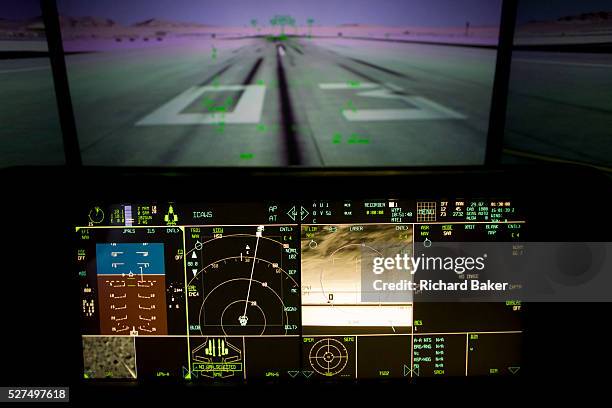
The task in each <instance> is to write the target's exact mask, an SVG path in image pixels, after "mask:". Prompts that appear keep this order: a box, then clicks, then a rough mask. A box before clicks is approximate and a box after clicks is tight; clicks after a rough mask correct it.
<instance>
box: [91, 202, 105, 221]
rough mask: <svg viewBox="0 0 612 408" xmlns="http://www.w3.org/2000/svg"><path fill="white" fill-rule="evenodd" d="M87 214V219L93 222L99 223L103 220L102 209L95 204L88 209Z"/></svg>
mask: <svg viewBox="0 0 612 408" xmlns="http://www.w3.org/2000/svg"><path fill="white" fill-rule="evenodd" d="M88 216H89V221H91V222H93V223H94V224H99V223H101V222H102V221H104V211H102V209H101V208H100V207H97V206H96V207H94V208H92V209H91V210H89V215H88Z"/></svg>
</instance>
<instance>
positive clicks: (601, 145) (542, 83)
mask: <svg viewBox="0 0 612 408" xmlns="http://www.w3.org/2000/svg"><path fill="white" fill-rule="evenodd" d="M611 89H612V55H611V54H573V53H555V52H515V53H514V55H513V63H512V75H511V80H510V93H509V98H508V117H507V121H506V139H505V147H506V148H507V149H509V150H517V151H521V152H529V153H535V154H539V155H542V156H547V157H552V158H561V159H566V160H570V161H575V162H581V163H589V164H596V165H605V166H608V167H610V166H611V165H612V137H611V136H612V134H611V133H610V129H612V92H611V91H610V90H611Z"/></svg>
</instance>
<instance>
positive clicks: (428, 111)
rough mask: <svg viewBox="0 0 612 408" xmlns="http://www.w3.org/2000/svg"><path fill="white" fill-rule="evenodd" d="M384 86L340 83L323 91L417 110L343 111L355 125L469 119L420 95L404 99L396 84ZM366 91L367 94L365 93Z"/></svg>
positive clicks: (326, 84) (400, 89)
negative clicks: (352, 94) (393, 102)
mask: <svg viewBox="0 0 612 408" xmlns="http://www.w3.org/2000/svg"><path fill="white" fill-rule="evenodd" d="M385 86H386V87H383V85H380V84H375V83H371V82H355V83H353V82H337V83H322V84H319V88H320V89H322V90H354V91H359V92H357V94H356V95H357V96H362V97H369V98H380V99H393V100H401V101H404V102H407V103H408V104H410V105H412V106H416V108H402V109H343V110H342V115H343V116H344V118H345V119H346V120H349V121H354V122H366V121H367V122H374V121H393V120H440V119H466V116H465V115H462V114H461V113H458V112H456V111H454V110H452V109H450V108H448V107H446V106H444V105H441V104H439V103H436V102H434V101H432V100H430V99H428V98H425V97H423V96H419V95H402V94H396V93H394V92H392V91H396V92H402V91H403V89H402V88H401V87H399V86H397V85H395V84H392V83H388V84H385ZM364 90H366V91H364Z"/></svg>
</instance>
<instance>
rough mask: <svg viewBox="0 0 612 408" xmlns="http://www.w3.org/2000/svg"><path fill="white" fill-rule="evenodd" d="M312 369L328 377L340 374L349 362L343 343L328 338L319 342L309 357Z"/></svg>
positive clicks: (311, 350) (313, 347)
mask: <svg viewBox="0 0 612 408" xmlns="http://www.w3.org/2000/svg"><path fill="white" fill-rule="evenodd" d="M308 361H309V362H310V365H311V366H312V369H313V370H314V371H316V372H317V373H319V374H321V375H324V376H326V377H332V376H334V375H336V374H339V373H341V372H342V370H344V367H346V363H347V362H348V351H347V350H346V347H344V344H342V342H340V341H338V340H336V339H332V338H327V339H321V340H319V341H317V342H316V343H315V344H314V345H313V346H312V348H311V349H310V353H309V355H308Z"/></svg>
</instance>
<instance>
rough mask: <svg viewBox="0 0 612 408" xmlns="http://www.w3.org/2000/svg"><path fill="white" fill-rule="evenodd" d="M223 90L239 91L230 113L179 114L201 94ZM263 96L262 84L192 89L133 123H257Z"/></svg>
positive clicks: (196, 87)
mask: <svg viewBox="0 0 612 408" xmlns="http://www.w3.org/2000/svg"><path fill="white" fill-rule="evenodd" d="M223 91H243V92H242V95H241V96H240V99H239V100H238V103H237V104H236V107H235V108H234V110H233V111H232V112H212V113H181V112H182V111H183V110H184V109H185V108H187V107H188V106H189V105H190V104H192V103H193V102H194V101H195V100H196V99H198V98H200V97H201V96H202V95H203V94H205V93H213V92H223ZM265 96H266V87H265V85H218V86H217V85H213V86H194V87H191V88H189V89H187V90H186V91H185V92H183V93H181V94H179V95H177V96H176V97H174V98H173V99H172V100H170V101H169V102H167V103H165V104H164V105H162V106H160V107H159V108H157V109H156V110H154V111H153V112H151V113H150V114H148V115H147V116H145V117H144V118H142V119H141V120H139V121H138V122H136V126H151V125H154V126H155V125H218V124H219V123H224V124H245V123H259V122H260V121H261V114H262V111H263V104H264V100H265Z"/></svg>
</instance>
